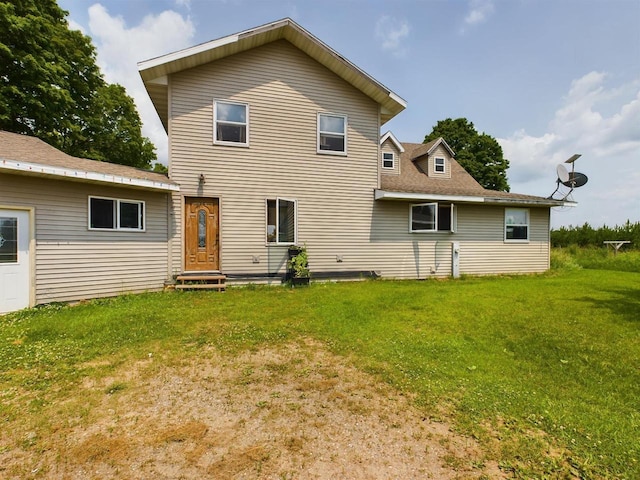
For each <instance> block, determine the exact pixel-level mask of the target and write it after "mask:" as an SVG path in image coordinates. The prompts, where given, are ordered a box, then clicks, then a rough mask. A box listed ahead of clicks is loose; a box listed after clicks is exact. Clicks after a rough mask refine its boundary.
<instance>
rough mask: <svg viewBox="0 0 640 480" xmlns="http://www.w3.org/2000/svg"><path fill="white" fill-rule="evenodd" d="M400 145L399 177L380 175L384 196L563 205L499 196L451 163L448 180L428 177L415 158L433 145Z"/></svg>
mask: <svg viewBox="0 0 640 480" xmlns="http://www.w3.org/2000/svg"><path fill="white" fill-rule="evenodd" d="M437 141H438V140H433V141H432V142H429V143H427V144H422V143H404V142H403V143H402V146H403V147H404V153H401V154H400V175H381V179H380V189H381V190H384V191H387V192H398V193H415V194H425V195H449V196H468V197H478V198H484V199H485V201H496V202H501V201H504V202H509V201H514V202H518V201H524V202H532V203H541V204H545V205H550V206H551V205H557V204H561V203H562V202H558V201H556V200H549V199H547V198H543V197H537V196H534V195H522V194H519V193H511V192H499V191H496V190H488V189H486V188H484V187H482V186H481V185H480V184H479V183H478V182H477V181H476V180H475V179H474V178H473V177H472V176H471V175H470V174H469V173H467V171H466V170H465V169H464V168H462V167H461V166H460V164H459V163H458V162H457V161H455V160H454V159H451V178H434V177H428V176H427V175H426V174H425V173H424V172H422V171H421V170H420V169H419V168H418V166H417V165H416V162H414V160H416V159H417V158H420V157H421V156H423V155H426V154H427V152H428V151H429V150H430V149H431V147H432V146H433V145H434V143H435V142H437Z"/></svg>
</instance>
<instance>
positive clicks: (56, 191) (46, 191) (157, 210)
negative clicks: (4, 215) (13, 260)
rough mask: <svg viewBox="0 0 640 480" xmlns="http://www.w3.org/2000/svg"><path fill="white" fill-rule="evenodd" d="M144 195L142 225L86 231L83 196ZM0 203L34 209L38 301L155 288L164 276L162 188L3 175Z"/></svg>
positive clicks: (141, 197) (0, 176)
mask: <svg viewBox="0 0 640 480" xmlns="http://www.w3.org/2000/svg"><path fill="white" fill-rule="evenodd" d="M89 195H94V196H104V197H110V198H124V199H131V200H142V201H144V202H145V210H146V212H145V216H146V231H145V232H114V231H96V230H89V229H88V226H87V223H88V220H87V215H88V200H87V199H88V196H89ZM0 205H16V206H26V207H34V208H35V229H36V232H35V238H36V253H35V256H36V258H35V262H36V280H35V281H36V285H35V287H36V303H38V304H40V303H47V302H54V301H71V300H80V299H85V298H94V297H104V296H111V295H118V294H121V293H130V292H142V291H146V290H159V289H161V288H162V287H163V286H164V281H165V279H167V277H168V274H167V254H168V252H167V195H166V194H164V193H155V192H147V191H143V190H134V189H125V188H118V187H104V186H97V185H88V184H84V183H79V182H66V181H59V180H49V179H44V178H35V177H27V176H19V175H6V174H0Z"/></svg>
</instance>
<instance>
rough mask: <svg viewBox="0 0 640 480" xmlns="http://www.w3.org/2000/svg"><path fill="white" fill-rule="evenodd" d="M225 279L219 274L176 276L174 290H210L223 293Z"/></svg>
mask: <svg viewBox="0 0 640 480" xmlns="http://www.w3.org/2000/svg"><path fill="white" fill-rule="evenodd" d="M226 279H227V277H226V276H225V275H222V274H220V273H210V274H206V273H203V274H195V275H189V274H185V275H178V276H177V277H176V281H177V282H178V283H177V284H176V289H179V290H191V289H210V290H218V291H223V290H225V289H226V285H225V280H226Z"/></svg>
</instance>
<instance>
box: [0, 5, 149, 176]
mask: <svg viewBox="0 0 640 480" xmlns="http://www.w3.org/2000/svg"><path fill="white" fill-rule="evenodd" d="M67 14H68V12H66V11H65V10H62V9H61V8H60V7H59V6H58V4H57V3H56V1H55V0H11V1H3V0H0V130H7V131H9V132H15V133H23V134H27V135H32V136H35V137H39V138H41V139H42V140H44V141H45V142H47V143H49V144H50V145H53V146H54V147H56V148H58V149H60V150H62V151H63V152H66V153H68V154H69V155H73V156H76V157H84V158H91V159H94V160H101V161H107V162H113V163H120V164H123V165H131V166H134V167H139V168H147V169H148V168H151V163H152V161H154V160H156V153H155V147H154V145H153V143H151V141H150V140H149V139H148V138H147V137H144V136H143V135H142V121H141V120H140V116H139V115H138V111H137V109H136V106H135V103H134V101H133V99H132V98H131V97H130V96H129V95H127V93H126V91H125V89H124V87H123V86H122V85H118V84H110V83H108V82H106V81H105V79H104V77H103V74H102V72H101V71H100V68H99V67H98V65H97V63H96V49H95V47H94V45H93V43H92V42H91V38H90V37H88V36H87V35H84V34H83V33H82V32H80V31H78V30H72V29H70V28H69V23H68V21H67V19H66V16H67Z"/></svg>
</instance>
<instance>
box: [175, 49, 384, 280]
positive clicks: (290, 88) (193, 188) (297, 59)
mask: <svg viewBox="0 0 640 480" xmlns="http://www.w3.org/2000/svg"><path fill="white" fill-rule="evenodd" d="M170 88H171V120H170V128H171V173H172V178H173V180H175V181H177V182H178V183H179V184H180V186H181V193H182V195H184V196H200V197H215V198H219V199H220V219H221V227H220V238H221V247H220V248H221V259H220V260H221V261H220V265H221V270H222V271H223V272H224V273H227V274H264V273H277V272H280V273H283V272H284V268H285V259H286V254H287V247H282V246H267V244H266V232H265V229H266V211H265V208H266V206H265V205H266V199H269V198H276V197H281V198H287V199H295V200H296V201H297V209H298V212H297V218H298V243H299V244H303V243H305V242H306V243H307V246H308V248H309V255H310V266H311V269H312V270H315V271H336V270H359V269H364V268H367V267H366V266H367V265H369V264H370V257H371V255H370V254H368V253H367V252H368V251H369V252H370V249H368V248H367V245H368V242H369V234H370V224H371V217H372V209H373V190H374V188H376V187H377V179H378V164H379V150H378V143H379V125H378V105H377V104H376V103H375V102H374V101H372V100H371V99H369V98H368V97H366V96H365V95H363V94H362V93H361V92H359V91H358V90H356V89H354V88H353V87H352V86H350V85H349V84H347V83H346V82H344V81H343V80H341V79H340V78H338V77H336V76H335V75H334V74H332V73H331V72H330V71H329V70H327V69H326V68H325V67H323V66H321V65H320V64H318V63H317V62H315V61H314V60H312V59H311V58H310V57H308V56H307V55H306V54H304V53H302V52H301V51H299V50H298V49H296V48H295V47H293V46H292V45H290V44H289V43H288V42H286V41H284V40H282V41H278V42H275V43H272V44H269V45H266V46H263V47H260V48H256V49H254V50H250V51H248V52H244V53H242V54H238V55H235V56H233V57H229V58H226V59H223V60H220V61H218V62H215V63H213V64H210V65H205V66H202V67H198V68H195V69H192V70H189V71H186V72H182V73H179V74H176V75H174V76H172V77H171V79H170ZM214 99H221V100H233V101H239V102H245V103H247V104H248V105H249V138H250V140H249V147H236V146H221V145H213V138H212V136H213V133H212V129H213V117H212V115H213V107H212V103H213V100H214ZM319 112H325V113H335V114H343V115H346V116H347V152H348V154H347V155H346V156H339V155H328V154H318V153H317V114H318V113H319ZM201 173H202V174H204V175H205V177H206V183H205V184H204V185H198V177H199V175H200V174H201ZM174 198H175V197H174ZM182 205H183V203H182V202H181V204H179V205H177V206H175V208H174V214H175V215H174V217H175V219H176V222H181V216H182V208H184V207H183V206H182ZM178 230H179V231H180V235H179V236H178V239H179V238H180V237H181V235H182V227H181V226H180V227H179V229H178ZM179 243H180V244H179ZM175 244H176V245H175V247H174V250H173V254H174V263H173V265H174V266H175V265H177V263H178V262H176V257H177V258H179V263H180V265H182V264H183V260H182V255H183V254H182V248H183V247H182V245H181V242H178V241H176V242H175ZM336 255H343V258H344V261H343V262H341V263H339V262H337V261H336ZM253 257H258V258H259V263H254V261H253Z"/></svg>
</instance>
